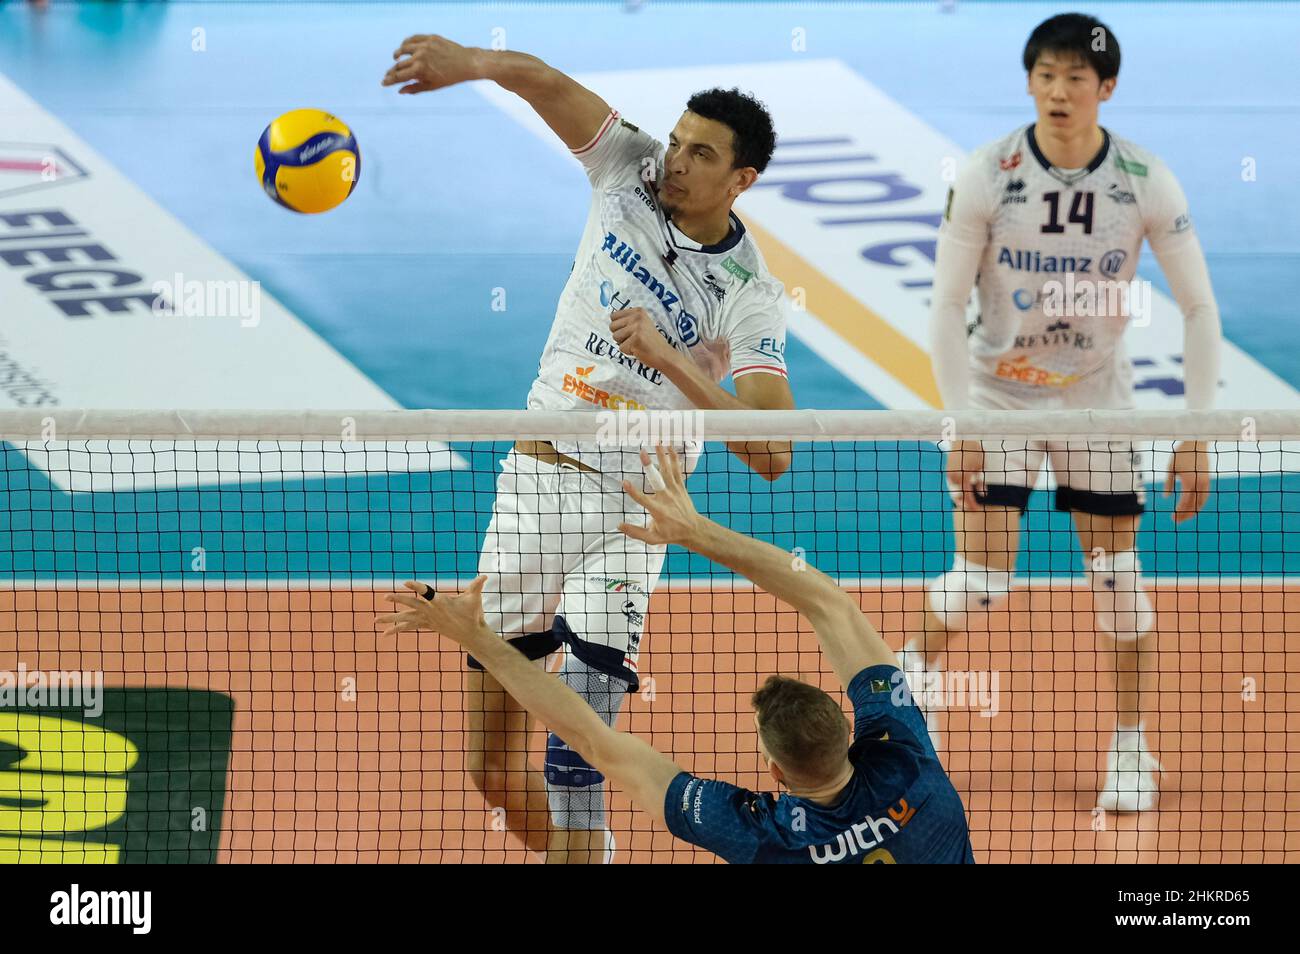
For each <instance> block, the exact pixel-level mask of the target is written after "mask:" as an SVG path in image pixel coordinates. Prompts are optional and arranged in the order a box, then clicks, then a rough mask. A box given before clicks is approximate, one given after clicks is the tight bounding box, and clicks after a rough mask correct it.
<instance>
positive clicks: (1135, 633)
mask: <svg viewBox="0 0 1300 954" xmlns="http://www.w3.org/2000/svg"><path fill="white" fill-rule="evenodd" d="M1088 585H1089V587H1090V588H1091V589H1092V608H1093V614H1094V615H1095V617H1096V619H1097V628H1098V629H1099V630H1101V631H1102V632H1104V633H1106V634H1107V635H1108V636H1112V637H1114V638H1115V639H1116V640H1117V641H1120V642H1133V641H1136V640H1138V639H1141V638H1142V637H1143V636H1145V635H1146V634H1147V633H1148V632H1149V631H1150V630H1151V627H1152V626H1153V625H1154V623H1155V609H1154V607H1153V606H1152V605H1151V599H1150V597H1148V596H1147V594H1146V590H1144V589H1143V588H1142V562H1141V561H1140V560H1139V559H1138V555H1137V553H1135V552H1134V551H1132V550H1125V551H1124V552H1122V553H1102V554H1100V555H1099V556H1097V557H1094V558H1092V559H1091V560H1090V562H1089V570H1088Z"/></svg>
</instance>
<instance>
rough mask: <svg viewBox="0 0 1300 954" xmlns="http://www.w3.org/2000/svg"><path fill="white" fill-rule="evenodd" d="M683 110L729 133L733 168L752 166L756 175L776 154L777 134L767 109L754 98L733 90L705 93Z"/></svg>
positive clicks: (694, 97)
mask: <svg viewBox="0 0 1300 954" xmlns="http://www.w3.org/2000/svg"><path fill="white" fill-rule="evenodd" d="M686 108H687V109H688V110H690V111H691V112H693V113H694V114H695V115H697V116H703V117H704V118H705V119H712V120H715V121H717V122H720V123H722V124H723V125H724V126H726V127H728V128H729V129H730V130H731V133H732V143H731V147H732V151H733V152H734V153H735V156H736V158H735V162H734V164H733V165H732V168H734V169H744V168H746V167H750V166H752V167H753V168H755V169H757V170H758V171H759V172H762V171H763V170H764V169H766V168H767V163H768V161H769V160H770V159H771V158H772V153H773V152H774V151H775V150H776V130H775V129H774V128H773V127H772V117H771V115H769V114H768V111H767V107H766V106H764V105H763V104H762V103H760V102H759V101H758V100H757V99H755V98H754V97H753V96H751V95H750V94H748V93H742V92H741V91H740V90H739V89H734V88H733V89H719V88H714V89H706V90H701V91H700V92H698V93H696V94H695V95H694V96H692V97H691V98H690V99H689V100H687V102H686Z"/></svg>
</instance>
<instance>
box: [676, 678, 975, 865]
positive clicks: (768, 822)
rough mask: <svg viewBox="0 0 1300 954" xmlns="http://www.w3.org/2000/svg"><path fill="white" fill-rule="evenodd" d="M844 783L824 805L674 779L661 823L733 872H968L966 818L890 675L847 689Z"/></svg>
mask: <svg viewBox="0 0 1300 954" xmlns="http://www.w3.org/2000/svg"><path fill="white" fill-rule="evenodd" d="M848 692H849V701H850V702H851V703H852V704H853V745H852V747H851V748H850V749H849V761H850V762H851V763H852V765H853V776H852V778H851V779H850V780H849V783H848V785H847V786H845V788H844V791H843V792H842V793H841V795H840V797H839V798H838V799H837V800H836V802H835V804H834V805H831V806H825V805H818V804H816V803H815V802H810V801H807V800H806V799H802V798H796V797H795V796H793V795H782V796H780V797H779V798H777V797H773V796H772V795H760V794H757V793H755V792H751V791H748V790H746V789H743V788H738V787H737V786H735V785H729V784H728V783H726V782H719V781H716V780H714V779H705V778H699V777H697V776H694V775H692V774H690V773H689V772H682V773H681V774H679V775H678V776H677V777H676V778H674V779H673V780H672V782H671V784H669V786H668V795H667V797H666V799H665V802H664V817H665V818H666V819H667V821H668V830H669V831H671V832H672V833H673V834H674V835H676V836H677V837H678V838H681V839H682V840H683V841H688V842H690V843H691V844H694V845H699V846H700V847H701V848H707V849H708V850H709V851H712V852H713V853H714V854H716V855H718V856H719V857H721V858H723V859H725V860H726V861H730V862H732V863H734V864H747V863H767V864H771V863H782V864H864V863H875V862H881V863H885V864H936V863H947V864H974V862H975V856H974V855H973V854H972V852H971V845H970V830H969V828H967V825H966V812H965V809H964V808H963V807H962V803H961V798H960V796H958V794H957V790H956V789H955V788H953V787H952V782H950V781H949V780H948V775H947V773H946V772H944V770H943V766H942V765H940V764H939V758H938V756H937V755H936V754H935V751H934V745H933V744H932V743H931V742H930V734H929V733H928V732H927V731H926V728H925V717H924V716H923V715H922V714H921V712H920V711H919V710H918V709H917V708H916V706H915V704H913V702H912V699H911V695H910V694H909V693H908V692H907V686H906V683H905V682H904V681H903V674H902V672H901V671H899V669H898V668H897V667H896V666H872V667H870V668H868V669H864V670H862V672H860V673H858V674H857V675H856V676H855V677H854V678H853V681H852V682H851V683H849V690H848Z"/></svg>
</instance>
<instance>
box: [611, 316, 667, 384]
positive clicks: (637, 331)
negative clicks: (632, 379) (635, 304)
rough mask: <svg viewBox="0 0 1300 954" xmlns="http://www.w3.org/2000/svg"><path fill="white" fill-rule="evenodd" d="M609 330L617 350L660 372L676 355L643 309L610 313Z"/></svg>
mask: <svg viewBox="0 0 1300 954" xmlns="http://www.w3.org/2000/svg"><path fill="white" fill-rule="evenodd" d="M609 330H610V333H611V334H613V336H614V343H615V344H617V345H618V348H619V350H620V351H622V352H623V353H624V354H626V355H631V356H632V357H633V358H636V359H637V360H638V361H640V362H641V363H642V364H646V365H649V366H650V367H652V368H658V369H659V370H660V371H662V370H663V369H664V368H666V367H667V366H668V365H669V364H670V363H671V362H672V361H673V359H674V358H675V357H676V355H677V352H676V351H674V350H673V346H672V345H670V344H669V343H668V341H667V339H665V338H664V336H663V335H661V334H660V333H659V326H658V325H656V324H655V322H654V319H653V318H651V317H650V315H649V314H648V313H647V312H646V310H645V309H644V308H620V309H619V310H618V311H616V312H614V313H612V314H611V315H610V318H609Z"/></svg>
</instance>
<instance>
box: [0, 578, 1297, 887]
mask: <svg viewBox="0 0 1300 954" xmlns="http://www.w3.org/2000/svg"><path fill="white" fill-rule="evenodd" d="M387 592H390V591H389V590H388V589H382V590H377V589H368V588H361V587H355V588H351V589H338V588H332V589H325V588H317V589H308V588H301V589H273V588H267V589H252V588H229V589H212V588H207V589H197V588H170V589H167V588H150V586H148V585H147V584H144V585H141V586H139V587H137V588H133V589H125V588H100V589H95V588H89V587H86V586H82V587H79V588H75V589H66V588H61V589H55V588H53V587H49V588H42V587H41V586H40V585H39V584H38V585H37V586H35V587H30V588H25V589H10V590H7V591H4V592H0V670H16V669H18V667H19V665H20V664H21V665H23V666H25V667H26V668H27V669H28V670H29V671H30V670H34V669H41V670H83V671H85V670H98V671H103V672H104V674H105V681H106V683H107V684H109V685H121V686H128V687H161V686H172V687H177V686H179V687H190V688H194V689H207V690H212V691H217V692H220V693H224V694H227V695H229V696H230V697H231V698H232V699H233V701H234V725H233V731H232V738H231V754H230V764H229V772H228V776H227V781H226V797H225V805H224V810H223V812H222V817H221V818H220V822H219V824H220V829H221V830H220V849H219V852H218V859H219V860H220V861H226V862H396V861H401V862H415V861H420V862H502V861H505V862H536V861H538V860H539V859H538V858H537V857H536V856H534V855H532V854H530V853H529V852H527V851H526V850H524V849H523V848H522V847H520V845H519V843H518V842H516V841H514V840H513V839H512V838H510V837H509V836H508V835H507V834H506V832H505V831H504V830H503V827H502V821H501V817H500V815H501V813H500V812H499V811H498V812H495V813H494V812H493V811H492V810H491V809H490V808H489V806H487V805H486V804H485V802H484V800H483V799H482V797H481V796H480V795H479V794H478V792H476V791H474V790H473V787H472V786H471V785H470V784H469V781H468V778H467V777H466V775H465V773H464V770H463V756H462V753H463V749H464V713H463V701H462V694H461V675H462V670H463V663H462V658H463V657H462V654H461V653H460V652H459V651H457V650H455V649H454V648H452V647H451V644H450V643H449V642H448V641H445V640H443V639H442V638H441V637H438V636H435V635H433V634H427V633H422V634H418V635H416V634H403V635H402V636H401V637H399V638H392V637H389V638H381V637H380V636H379V627H378V626H377V625H376V624H375V622H374V618H375V616H376V614H378V613H383V612H388V611H389V607H388V604H386V603H383V602H382V601H381V597H382V596H383V595H384V594H385V593H387ZM855 592H856V593H857V595H858V596H859V598H860V600H861V605H862V608H863V610H864V611H865V612H866V613H867V615H868V617H869V618H870V619H871V620H872V621H873V622H874V623H875V625H876V626H877V627H878V628H879V629H880V631H881V632H882V633H883V634H884V636H885V637H886V639H887V640H888V641H889V643H890V645H891V646H894V647H895V648H897V647H899V646H901V645H902V642H903V640H904V638H905V636H906V635H907V634H908V633H911V632H915V631H916V630H917V627H919V626H920V622H921V618H920V617H921V601H922V591H921V590H920V588H919V587H918V586H917V585H915V584H913V583H907V584H904V583H898V582H894V583H881V584H874V585H873V584H864V585H861V586H859V587H858V588H857V589H856V591H855ZM1152 596H1153V600H1154V602H1155V605H1156V609H1157V612H1158V617H1157V632H1158V646H1159V688H1158V692H1157V693H1156V694H1154V695H1153V696H1152V698H1150V699H1149V700H1148V702H1147V704H1146V705H1145V706H1144V708H1145V710H1146V712H1147V713H1148V714H1147V716H1146V730H1147V736H1148V738H1149V740H1150V742H1151V744H1152V746H1153V747H1154V750H1155V753H1156V755H1157V756H1158V757H1159V759H1160V760H1161V762H1162V763H1163V766H1164V770H1165V771H1164V774H1163V776H1162V780H1161V795H1160V799H1159V803H1158V805H1157V807H1156V809H1155V810H1152V811H1150V812H1146V813H1143V814H1141V815H1116V814H1109V815H1106V814H1101V813H1099V812H1094V810H1093V809H1094V804H1095V798H1096V792H1097V788H1098V785H1099V784H1100V782H1101V774H1102V772H1103V771H1104V759H1105V755H1104V751H1105V747H1106V745H1107V743H1108V740H1109V738H1110V733H1111V731H1112V729H1113V727H1114V722H1115V716H1114V707H1115V694H1114V692H1113V690H1112V686H1113V682H1112V681H1111V677H1108V676H1106V675H1099V674H1098V672H1097V665H1098V660H1099V655H1098V654H1097V652H1096V651H1095V648H1094V643H1095V639H1094V636H1093V633H1092V616H1091V612H1090V610H1089V606H1090V598H1089V595H1088V592H1087V591H1086V589H1084V588H1082V587H1077V586H1071V585H1069V584H1068V583H1067V584H1065V585H1056V586H1052V587H1032V586H1031V587H1030V588H1027V589H1018V590H1017V591H1015V592H1014V593H1013V594H1012V595H1011V597H1010V599H1009V600H1008V601H1007V602H1006V603H1005V604H1003V605H1002V606H1000V607H995V609H994V611H993V612H991V613H989V614H988V620H987V622H988V626H987V629H983V628H982V629H979V630H976V631H972V632H970V633H968V634H965V635H962V636H959V637H957V638H955V639H954V640H953V643H952V646H951V647H950V651H949V654H948V660H947V670H948V671H949V672H950V673H957V674H961V675H959V676H958V677H956V678H953V677H952V676H950V677H949V679H948V680H947V682H946V684H945V685H944V686H943V687H942V688H943V689H944V690H945V694H944V697H943V698H942V699H938V698H937V697H934V696H932V697H931V698H930V699H929V700H928V701H929V702H930V704H931V705H934V704H936V703H938V704H941V705H942V707H943V709H944V711H943V712H942V713H941V714H940V727H941V729H942V732H943V752H942V758H943V761H944V764H945V766H946V768H947V769H948V771H949V774H950V776H951V778H952V781H953V784H954V785H955V786H956V788H957V790H958V792H960V794H961V796H962V799H963V801H964V803H965V805H966V808H967V811H968V814H969V820H970V830H971V837H972V842H973V845H974V850H975V857H976V860H977V861H980V862H1030V861H1032V862H1059V863H1100V864H1105V863H1115V862H1121V863H1130V862H1181V863H1196V862H1201V863H1211V862H1227V863H1235V862H1286V861H1296V860H1300V652H1296V653H1289V652H1288V651H1287V650H1288V643H1289V642H1291V641H1292V640H1293V639H1295V637H1296V635H1297V634H1300V621H1298V620H1300V615H1298V614H1300V587H1294V586H1286V585H1282V584H1275V583H1269V582H1266V581H1264V582H1245V581H1243V582H1238V581H1235V580H1227V579H1224V580H1214V581H1211V582H1209V583H1208V584H1207V583H1206V582H1205V581H1202V582H1201V583H1199V584H1196V585H1191V584H1186V583H1182V582H1180V583H1177V584H1169V585H1163V586H1156V587H1155V588H1153V590H1152ZM643 646H644V647H645V650H644V652H643V654H642V656H641V667H640V668H641V673H642V676H643V685H642V687H641V689H640V691H639V692H637V693H634V694H632V695H631V698H630V701H629V704H628V705H626V706H625V707H624V711H623V714H622V717H621V719H620V723H619V725H620V727H621V728H623V729H626V730H630V731H632V732H635V733H637V734H639V735H641V736H642V737H644V738H646V739H648V740H649V741H650V742H652V743H653V744H654V745H655V746H656V747H657V748H659V749H660V750H661V751H664V752H666V753H668V754H669V755H671V756H672V757H674V758H675V759H676V760H677V761H678V762H679V763H680V764H681V765H682V766H683V767H684V768H686V769H688V770H690V771H693V772H695V773H697V774H703V775H714V776H717V777H720V778H723V779H726V780H728V781H732V782H734V783H736V784H740V785H744V786H747V787H752V788H764V789H767V790H771V789H772V788H773V787H774V783H773V782H772V780H771V779H770V778H768V777H766V776H765V775H764V774H763V773H762V770H761V762H760V759H759V756H758V748H757V740H756V737H755V732H754V726H753V721H752V717H751V716H750V714H749V705H748V699H749V695H750V693H752V692H753V690H754V689H755V688H757V687H758V685H759V684H760V683H761V682H762V681H763V680H764V679H765V678H766V677H767V676H768V675H769V674H771V673H776V672H780V673H784V674H787V675H793V676H799V677H802V678H805V679H808V680H810V681H814V682H817V683H818V684H819V685H821V686H822V687H823V688H826V689H827V690H834V689H837V688H838V686H837V685H836V682H835V679H834V676H833V675H832V674H831V673H830V671H829V667H828V666H827V665H826V664H825V661H824V660H823V659H822V658H821V655H820V653H819V651H818V649H817V646H816V643H815V640H814V638H813V636H812V633H811V631H810V630H809V629H808V628H807V627H806V626H804V625H801V624H800V621H799V619H798V617H797V615H796V614H795V613H794V612H793V611H791V610H789V608H788V607H784V606H783V605H779V604H778V603H777V602H776V600H775V599H773V598H772V597H769V596H768V595H766V594H764V593H761V592H755V591H754V590H752V589H749V588H740V587H736V588H732V587H730V586H728V587H725V588H718V587H712V588H711V587H701V586H699V585H696V586H692V587H687V586H673V585H671V584H666V585H665V586H663V587H661V589H660V591H659V592H657V593H656V594H655V596H654V598H653V601H652V604H651V609H650V613H649V616H648V620H647V632H646V636H645V638H644V641H643ZM923 701H924V700H923ZM543 745H544V739H543V736H542V732H541V730H540V729H539V730H537V732H536V740H535V745H534V747H533V762H534V764H535V765H540V760H541V755H542V752H543ZM610 818H611V825H612V828H613V829H614V832H615V835H616V838H617V841H618V845H619V852H618V854H617V858H616V860H617V861H618V862H676V863H710V862H716V861H717V860H718V859H717V858H715V857H714V856H713V855H711V854H709V853H708V852H705V851H702V850H700V849H697V848H693V847H692V846H690V845H687V844H685V843H683V842H679V841H676V840H675V839H674V838H673V837H672V836H671V835H669V834H668V832H667V831H666V830H665V829H663V828H662V827H661V826H658V825H656V824H653V823H652V822H651V821H650V819H649V817H648V816H647V815H645V814H644V813H642V812H639V811H635V810H633V809H632V808H631V806H630V804H629V802H628V800H627V799H626V798H625V797H624V796H623V795H622V794H621V793H620V792H617V791H615V792H613V793H612V796H611V812H610Z"/></svg>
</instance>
